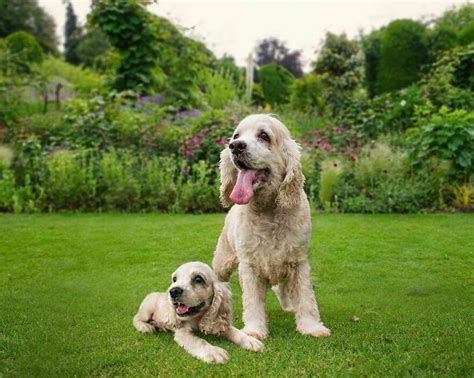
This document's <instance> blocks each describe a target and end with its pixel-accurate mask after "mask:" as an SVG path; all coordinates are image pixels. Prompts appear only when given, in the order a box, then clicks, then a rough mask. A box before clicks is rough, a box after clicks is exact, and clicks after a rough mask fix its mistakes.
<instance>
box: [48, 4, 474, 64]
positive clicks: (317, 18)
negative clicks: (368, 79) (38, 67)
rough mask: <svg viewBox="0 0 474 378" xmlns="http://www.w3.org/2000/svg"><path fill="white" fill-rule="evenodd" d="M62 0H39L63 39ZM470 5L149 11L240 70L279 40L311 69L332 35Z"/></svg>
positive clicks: (82, 11) (82, 9)
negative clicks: (260, 44) (259, 47)
mask: <svg viewBox="0 0 474 378" xmlns="http://www.w3.org/2000/svg"><path fill="white" fill-rule="evenodd" d="M63 1H64V0H39V3H40V5H42V6H43V7H44V8H45V9H46V11H47V12H48V13H49V14H51V15H52V16H53V17H54V19H55V20H56V24H57V34H58V37H60V40H62V34H63V28H64V21H65V6H64V4H63ZM71 1H72V4H73V6H74V10H75V12H76V14H77V15H78V17H79V20H80V21H81V22H85V20H86V15H87V13H88V12H89V10H90V4H91V1H90V0H71ZM469 2H472V1H466V0H450V1H446V0H425V1H405V0H399V1H393V0H378V1H373V0H372V1H357V0H346V1H319V0H306V1H291V0H286V1H269V0H257V1H251V0H240V1H235V0H234V1H232V0H213V1H199V0H186V1H179V0H174V1H171V0H158V2H157V4H153V5H152V6H150V7H149V9H150V11H151V12H153V13H155V14H157V15H159V16H164V17H166V18H168V19H170V20H171V21H173V22H174V23H175V24H178V25H180V26H182V27H183V28H184V30H185V33H186V34H187V35H188V36H191V37H193V38H195V39H198V40H201V41H203V42H205V43H206V45H207V46H208V47H209V48H210V49H211V50H212V51H213V52H214V53H215V54H216V55H217V56H218V57H221V56H222V55H223V54H225V53H227V54H230V55H232V56H233V57H234V58H235V59H236V62H237V64H239V65H241V66H244V65H245V59H246V57H247V56H248V55H249V53H250V52H251V51H252V50H253V49H254V47H255V45H256V44H257V41H259V40H262V39H263V38H266V37H270V36H274V37H278V38H279V39H281V40H283V41H284V42H286V44H287V46H288V47H289V48H290V49H291V50H302V58H303V63H304V65H305V67H309V64H310V62H311V61H313V60H314V59H315V57H316V51H317V50H318V49H319V48H320V46H321V41H322V40H323V38H324V35H325V34H326V32H327V31H330V32H333V33H342V32H345V33H346V34H347V35H348V36H350V37H355V36H357V35H358V33H359V32H360V31H361V30H364V31H366V32H369V31H371V30H372V29H377V28H379V27H381V26H383V25H386V24H388V23H389V22H390V21H392V20H394V19H399V18H412V19H425V20H426V19H431V18H434V17H436V16H439V15H441V14H442V13H443V12H444V11H445V10H446V9H449V8H451V7H452V6H454V5H461V4H465V3H469Z"/></svg>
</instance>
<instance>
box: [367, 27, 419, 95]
mask: <svg viewBox="0 0 474 378" xmlns="http://www.w3.org/2000/svg"><path fill="white" fill-rule="evenodd" d="M427 63H428V41H427V32H426V28H425V27H424V26H423V25H422V24H421V23H419V22H416V21H412V20H396V21H392V22H391V23H389V24H388V26H387V27H386V28H385V29H384V31H383V33H382V38H381V41H380V61H379V64H378V84H377V87H376V88H377V91H378V93H384V92H390V91H394V90H397V89H401V88H405V87H407V86H409V85H410V84H412V83H414V82H416V81H417V80H418V79H420V77H421V68H422V66H423V65H424V64H427Z"/></svg>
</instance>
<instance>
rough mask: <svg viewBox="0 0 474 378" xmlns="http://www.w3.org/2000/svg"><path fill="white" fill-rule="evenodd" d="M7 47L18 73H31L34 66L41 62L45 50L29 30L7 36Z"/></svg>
mask: <svg viewBox="0 0 474 378" xmlns="http://www.w3.org/2000/svg"><path fill="white" fill-rule="evenodd" d="M5 47H6V48H7V49H8V50H9V54H10V56H11V59H12V62H11V63H12V64H13V66H14V67H15V71H16V73H17V74H29V73H31V69H32V66H33V65H35V64H40V63H41V62H42V61H43V59H44V55H43V50H42V49H41V46H40V45H39V43H38V42H37V41H36V39H35V37H33V36H32V35H31V34H29V33H27V32H23V31H20V32H15V33H12V34H10V35H9V36H8V37H7V38H5Z"/></svg>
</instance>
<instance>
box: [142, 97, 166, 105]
mask: <svg viewBox="0 0 474 378" xmlns="http://www.w3.org/2000/svg"><path fill="white" fill-rule="evenodd" d="M164 99H165V98H164V96H162V95H156V96H142V97H140V98H139V99H138V103H139V104H156V105H160V104H162V103H163V101H164Z"/></svg>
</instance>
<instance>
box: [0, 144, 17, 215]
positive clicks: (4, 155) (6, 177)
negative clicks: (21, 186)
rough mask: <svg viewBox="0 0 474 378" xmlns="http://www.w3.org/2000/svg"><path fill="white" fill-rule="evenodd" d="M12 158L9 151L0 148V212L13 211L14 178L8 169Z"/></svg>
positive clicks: (5, 148)
mask: <svg viewBox="0 0 474 378" xmlns="http://www.w3.org/2000/svg"><path fill="white" fill-rule="evenodd" d="M12 157H13V153H12V152H11V150H10V149H8V148H7V147H3V146H0V211H12V210H13V197H14V195H15V177H14V175H13V171H12V170H11V167H10V162H11V160H12Z"/></svg>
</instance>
